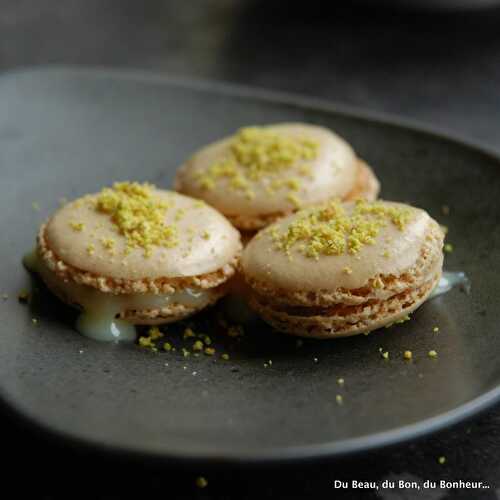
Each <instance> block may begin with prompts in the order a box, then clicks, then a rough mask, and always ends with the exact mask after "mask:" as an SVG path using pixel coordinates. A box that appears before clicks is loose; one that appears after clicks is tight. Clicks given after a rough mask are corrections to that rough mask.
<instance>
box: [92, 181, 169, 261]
mask: <svg viewBox="0 0 500 500" xmlns="http://www.w3.org/2000/svg"><path fill="white" fill-rule="evenodd" d="M170 206H171V205H170V204H169V203H168V202H167V201H165V200H163V199H160V198H159V197H158V196H155V193H154V186H153V185H151V184H147V183H145V184H139V183H137V182H117V183H115V184H114V185H113V187H112V188H105V189H103V190H102V191H101V192H100V193H99V194H98V196H97V199H96V202H95V209H96V210H97V211H98V212H101V213H105V214H107V215H109V216H110V217H111V220H112V222H113V224H114V225H115V226H116V229H117V230H118V232H119V233H120V234H122V235H123V236H125V238H126V240H127V249H128V250H129V251H130V250H132V249H135V248H141V249H143V251H144V256H145V257H149V256H150V255H151V253H152V251H153V248H155V247H164V248H172V247H175V246H177V245H178V239H177V230H176V228H175V226H171V225H167V224H165V214H166V212H167V210H168V208H170Z"/></svg>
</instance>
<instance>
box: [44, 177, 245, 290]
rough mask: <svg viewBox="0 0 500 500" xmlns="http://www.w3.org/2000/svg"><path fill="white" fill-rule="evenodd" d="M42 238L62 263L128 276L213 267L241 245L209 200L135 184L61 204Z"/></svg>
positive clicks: (196, 271)
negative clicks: (207, 201)
mask: <svg viewBox="0 0 500 500" xmlns="http://www.w3.org/2000/svg"><path fill="white" fill-rule="evenodd" d="M44 238H45V244H46V245H47V246H48V247H49V249H50V250H51V251H52V252H53V253H54V254H55V255H56V257H57V258H58V259H60V260H61V261H62V262H63V263H65V264H67V265H70V266H72V267H74V268H76V269H79V270H81V271H86V272H89V273H92V274H94V275H101V276H105V277H108V278H113V279H126V280H140V279H144V278H148V279H158V278H177V277H189V276H196V275H202V274H205V273H211V272H214V271H216V270H218V269H220V268H222V267H223V266H225V265H226V264H228V263H229V262H231V261H232V260H233V259H234V257H235V256H236V255H237V254H238V252H239V251H240V250H241V243H240V236H239V233H238V231H236V230H235V229H234V228H233V227H232V226H231V224H230V223H229V222H228V221H227V220H226V219H225V218H224V217H223V216H222V215H221V214H219V213H218V212H217V211H216V210H214V209H213V208H211V207H210V206H208V205H207V204H205V203H204V202H202V201H199V200H194V199H192V198H189V197H187V196H183V195H180V194H178V193H175V192H171V191H162V190H158V189H156V188H155V187H154V186H152V185H149V184H138V183H130V182H122V183H116V184H114V186H113V187H112V188H105V189H103V190H102V191H101V192H100V193H97V194H91V195H87V196H84V197H83V198H79V199H77V200H75V201H73V202H71V203H68V204H67V205H65V206H63V207H62V208H60V209H59V210H58V211H57V212H56V213H55V214H54V215H53V216H52V217H51V218H50V219H49V221H48V222H47V225H46V228H45V232H44Z"/></svg>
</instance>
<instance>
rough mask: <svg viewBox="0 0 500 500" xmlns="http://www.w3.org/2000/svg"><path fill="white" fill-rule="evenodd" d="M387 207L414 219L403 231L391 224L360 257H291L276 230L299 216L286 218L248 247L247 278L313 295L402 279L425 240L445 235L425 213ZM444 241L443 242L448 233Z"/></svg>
mask: <svg viewBox="0 0 500 500" xmlns="http://www.w3.org/2000/svg"><path fill="white" fill-rule="evenodd" d="M385 203H387V204H389V205H394V206H400V207H405V208H408V209H409V210H411V213H412V216H411V219H410V221H409V222H408V224H407V225H406V226H405V228H404V230H402V231H401V230H400V229H398V228H397V227H396V226H395V225H394V224H388V225H387V226H386V227H384V228H382V229H381V230H380V233H379V235H378V236H377V237H376V241H375V244H373V245H365V246H363V247H362V248H361V249H360V250H359V252H358V253H356V254H354V255H353V254H350V253H345V254H342V255H331V256H326V255H321V256H320V257H319V259H318V260H316V259H314V258H311V257H306V256H304V255H303V254H302V253H300V252H299V250H298V248H297V245H296V246H294V247H292V249H291V254H290V257H289V256H287V255H286V254H285V253H284V252H283V251H280V250H278V249H276V248H275V245H274V243H273V240H272V237H271V234H270V233H271V229H270V228H276V229H278V231H284V230H286V228H287V227H288V225H289V223H290V222H291V221H292V220H293V219H294V218H295V217H297V215H296V214H294V215H291V216H289V217H286V218H284V219H281V220H280V221H278V222H276V223H275V224H274V225H272V226H270V227H269V228H267V229H265V230H263V231H262V232H261V233H259V234H258V235H257V236H256V237H254V238H253V239H252V240H251V241H250V243H249V244H248V245H247V246H246V248H245V250H244V252H243V256H242V268H243V270H244V273H245V276H246V277H248V278H249V279H251V280H256V281H260V282H265V283H268V284H269V286H272V287H275V288H278V289H284V290H288V291H312V292H317V291H319V290H324V291H328V290H336V289H339V288H345V289H357V288H361V287H363V286H364V285H366V284H367V282H368V281H369V280H370V279H371V278H373V277H375V276H377V275H379V274H382V275H395V276H398V275H399V274H401V273H403V272H404V271H405V270H407V269H409V268H411V267H412V266H413V265H414V264H415V263H416V262H417V259H418V257H419V254H420V251H421V248H422V245H423V243H424V242H425V239H426V238H427V237H429V235H431V233H434V234H435V233H436V231H437V232H438V234H441V232H440V229H439V227H438V225H437V223H436V222H435V221H433V220H432V219H431V218H430V217H429V215H428V214H427V213H426V212H425V211H424V210H421V209H418V208H414V207H409V206H407V205H403V204H399V203H392V202H385ZM440 238H441V243H442V235H441V236H440ZM434 251H435V252H436V254H438V253H441V246H440V245H439V244H436V245H435V249H434ZM346 270H347V272H346Z"/></svg>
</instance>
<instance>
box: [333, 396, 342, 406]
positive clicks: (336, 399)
mask: <svg viewBox="0 0 500 500" xmlns="http://www.w3.org/2000/svg"><path fill="white" fill-rule="evenodd" d="M335 401H336V402H337V404H338V405H342V404H343V403H344V398H343V397H342V395H341V394H337V395H336V396H335Z"/></svg>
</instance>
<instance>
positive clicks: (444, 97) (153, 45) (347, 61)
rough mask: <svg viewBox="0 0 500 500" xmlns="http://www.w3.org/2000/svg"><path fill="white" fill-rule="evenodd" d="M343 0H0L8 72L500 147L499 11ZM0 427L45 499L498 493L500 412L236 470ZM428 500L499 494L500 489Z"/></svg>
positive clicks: (9, 470)
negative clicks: (332, 454)
mask: <svg viewBox="0 0 500 500" xmlns="http://www.w3.org/2000/svg"><path fill="white" fill-rule="evenodd" d="M340 3H341V2H333V1H332V2H320V1H317V0H310V1H308V2H302V3H291V2H286V1H276V0H267V1H258V0H255V1H236V0H233V1H229V0H218V1H215V0H214V1H202V0H199V1H189V0H187V1H170V2H169V1H159V0H151V1H147V0H145V1H144V2H141V1H133V0H66V1H56V0H43V1H36V0H17V1H15V0H10V1H6V0H2V1H0V36H1V44H0V66H1V68H2V70H4V71H6V70H9V69H12V68H16V67H19V66H26V65H33V64H47V63H71V64H85V65H105V66H110V65H111V66H118V67H131V68H146V69H154V70H157V71H161V72H166V73H168V74H175V75H185V76H194V77H202V78H209V79H220V80H226V81H232V82H236V83H243V84H245V85H257V86H260V87H266V88H271V89H281V90H287V91H293V92H299V93H302V94H306V95H310V96H315V97H322V98H327V99H329V100H331V101H334V102H339V103H344V104H351V105H355V106H359V107H363V108H366V109H370V110H377V111H384V112H389V113H394V114H398V115H401V116H405V117H410V118H414V119H418V120H420V121H422V122H424V123H427V124H430V125H433V126H438V127H444V128H446V129H449V130H452V131H455V132H456V133H458V134H460V135H463V136H466V137H469V138H472V139H476V140H479V141H482V142H485V143H487V144H489V145H491V146H493V147H495V148H497V149H498V150H500V11H498V10H489V11H467V12H460V13H454V12H446V13H443V12H441V13H440V12H432V11H403V10H399V11H398V10H391V9H388V8H385V9H382V8H375V7H376V5H377V4H378V2H376V1H375V0H373V1H371V2H368V1H367V2H364V3H362V2H355V4H352V3H350V2H345V3H343V4H344V5H347V4H349V5H351V6H350V7H345V6H336V7H333V6H332V5H336V4H340ZM325 4H330V5H328V6H327V5H325ZM1 422H2V423H3V424H4V425H2V431H1V438H2V441H3V448H4V454H5V456H8V457H9V460H8V464H7V465H6V466H4V468H3V471H2V472H3V474H2V475H3V481H2V484H3V485H4V486H5V485H7V484H9V481H10V482H11V483H12V484H15V485H16V488H18V490H19V493H20V496H21V497H22V496H23V495H22V493H26V492H28V491H36V495H37V496H38V497H40V498H63V497H64V498H68V496H69V497H73V498H80V497H81V498H106V499H107V498H122V497H124V496H126V495H127V493H129V492H131V491H134V492H135V496H136V497H137V496H139V497H148V496H151V497H153V498H156V497H158V498H159V497H165V496H168V495H169V494H170V495H171V494H172V491H175V492H176V494H177V496H185V497H188V498H189V497H191V496H200V497H203V498H232V497H244V498H256V497H263V498H276V497H288V498H291V497H311V498H313V497H325V498H328V497H332V498H333V497H334V495H335V497H336V498H339V497H340V498H357V497H358V496H361V493H357V494H356V493H355V492H352V491H351V492H342V493H340V494H339V492H338V491H335V490H334V489H333V487H332V482H333V480H334V479H335V478H343V479H346V478H353V479H362V478H366V479H374V480H380V479H384V478H399V477H401V478H405V477H406V478H408V479H411V478H412V477H414V478H418V479H435V480H436V479H441V478H447V479H469V480H484V481H489V482H490V484H491V485H492V486H494V487H497V488H498V487H499V480H500V457H499V455H500V454H499V451H500V432H499V431H500V413H499V410H498V409H497V410H494V411H490V412H489V413H488V414H485V415H483V416H481V417H479V418H477V419H475V420H474V421H472V422H469V423H466V424H464V425H461V426H459V427H456V428H454V429H451V430H449V431H446V432H442V433H440V434H438V435H436V436H433V437H431V438H428V439H425V440H423V441H420V442H418V443H413V444H408V445H404V446H400V447H397V448H391V449H389V450H385V451H382V452H377V453H372V454H369V455H366V456H362V457H357V458H353V459H350V460H344V461H340V462H339V461H336V462H330V463H329V462H323V463H321V464H304V465H302V466H300V467H294V468H291V469H289V468H286V469H285V468H274V469H249V470H239V471H227V470H216V469H208V468H206V467H201V468H200V467H198V466H187V465H182V466H180V465H178V466H174V465H169V466H162V465H159V464H157V465H155V466H153V465H151V464H143V463H133V464H130V463H129V462H126V461H122V460H121V459H117V458H116V457H112V458H111V459H110V458H109V457H108V458H106V457H101V456H98V455H95V454H94V453H90V452H87V451H75V450H68V449H65V447H64V445H62V444H60V443H59V444H58V443H52V442H47V441H45V439H44V438H43V437H41V436H37V435H33V434H32V433H31V432H30V431H29V430H27V429H22V428H19V427H17V426H16V425H15V423H13V422H12V421H11V420H10V419H9V417H8V416H7V415H6V416H5V417H3V418H2V420H1ZM440 455H445V456H446V457H447V463H446V465H444V466H442V465H438V464H437V461H436V460H437V457H438V456H440ZM20 472H22V474H23V477H24V479H23V480H22V481H19V480H18V475H19V473H20ZM200 473H203V474H204V475H206V476H207V477H208V479H209V481H210V485H209V488H207V489H205V490H203V491H202V492H199V491H197V490H196V488H195V487H194V486H193V478H194V477H196V475H198V474H200ZM68 488H71V493H69V492H68ZM33 494H35V493H33ZM405 495H406V496H405ZM419 497H420V498H428V499H429V500H431V499H438V498H467V499H470V498H500V492H499V493H497V492H495V491H494V489H492V490H490V491H486V492H483V493H481V494H480V493H477V492H474V493H472V494H471V493H470V492H468V491H466V490H463V491H461V492H458V493H449V492H448V493H444V492H438V491H430V492H427V493H422V494H420V495H419ZM362 498H377V497H376V496H375V495H374V494H372V493H365V494H363V496H362ZM383 498H386V499H387V500H391V499H396V498H411V496H409V493H402V494H401V495H399V494H397V493H396V492H392V493H386V494H385V497H383Z"/></svg>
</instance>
